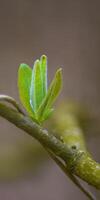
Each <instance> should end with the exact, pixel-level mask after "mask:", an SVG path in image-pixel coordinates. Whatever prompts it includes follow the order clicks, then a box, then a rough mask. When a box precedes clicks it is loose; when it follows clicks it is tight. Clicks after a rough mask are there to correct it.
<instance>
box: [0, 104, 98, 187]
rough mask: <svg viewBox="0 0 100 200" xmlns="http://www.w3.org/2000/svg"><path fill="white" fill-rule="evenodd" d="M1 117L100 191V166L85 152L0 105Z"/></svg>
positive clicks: (27, 118) (25, 117)
mask: <svg viewBox="0 0 100 200" xmlns="http://www.w3.org/2000/svg"><path fill="white" fill-rule="evenodd" d="M0 115H1V116H2V117H4V118H5V119H7V120H8V121H10V122H11V123H13V124H14V125H16V126H17V127H18V128H20V129H22V130H24V131H25V132H27V133H28V134H29V135H31V136H32V137H34V138H35V139H37V140H38V141H39V142H40V143H41V144H42V145H43V146H44V147H45V148H47V149H49V150H50V151H52V152H53V153H54V154H55V155H56V156H57V157H59V158H61V159H62V160H64V161H65V163H66V164H67V166H68V169H69V171H70V172H71V173H73V174H75V175H77V176H79V177H80V178H81V179H83V180H85V181H86V182H87V183H89V184H90V185H92V186H95V187H96V188H98V189H100V165H99V164H98V163H96V162H95V161H94V160H93V159H92V158H91V156H90V155H89V154H88V153H87V152H86V151H83V150H79V149H78V150H77V149H74V148H70V147H69V146H68V145H67V144H65V143H63V142H62V141H60V140H59V139H57V138H56V137H55V136H53V135H52V134H50V133H48V131H46V130H43V129H42V128H41V127H40V126H39V125H37V124H36V123H34V122H33V121H32V120H31V119H30V118H29V117H27V116H24V115H22V114H21V113H19V112H17V111H15V110H14V109H12V108H9V107H8V106H7V105H4V104H3V103H0Z"/></svg>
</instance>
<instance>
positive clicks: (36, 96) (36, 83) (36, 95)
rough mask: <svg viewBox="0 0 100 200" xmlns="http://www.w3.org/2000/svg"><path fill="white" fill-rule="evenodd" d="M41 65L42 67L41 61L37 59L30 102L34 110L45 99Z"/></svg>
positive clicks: (33, 72)
mask: <svg viewBox="0 0 100 200" xmlns="http://www.w3.org/2000/svg"><path fill="white" fill-rule="evenodd" d="M40 67H41V66H40V61H39V60H36V62H35V63H34V66H33V71H32V80H31V87H30V104H31V106H32V108H33V110H34V112H36V111H37V109H38V107H39V105H40V104H41V102H42V99H43V90H42V77H41V69H40Z"/></svg>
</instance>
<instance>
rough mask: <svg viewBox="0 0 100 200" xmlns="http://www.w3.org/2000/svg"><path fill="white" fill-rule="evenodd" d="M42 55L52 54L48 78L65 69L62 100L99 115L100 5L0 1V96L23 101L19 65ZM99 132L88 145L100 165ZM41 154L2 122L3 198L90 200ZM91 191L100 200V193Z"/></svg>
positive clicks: (70, 0) (0, 172)
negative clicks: (18, 80) (59, 69)
mask: <svg viewBox="0 0 100 200" xmlns="http://www.w3.org/2000/svg"><path fill="white" fill-rule="evenodd" d="M42 54H46V55H47V56H48V68H49V69H48V72H49V80H51V78H52V77H53V75H54V73H55V71H56V69H57V68H58V67H59V66H62V68H63V77H64V87H63V92H62V95H61V96H60V99H59V101H60V100H62V99H64V98H66V99H67V100H69V101H71V100H73V101H76V102H80V103H82V104H84V105H86V106H87V107H88V108H89V109H90V110H92V111H93V113H94V114H95V115H96V116H97V117H98V116H99V115H100V1H99V0H95V1H93V0H91V1H90V0H88V1H86V0H84V1H82V0H76V1H74V0H62V1H60V0H42V1H39V0H9V1H6V0H0V94H6V95H10V96H12V97H14V98H16V99H17V100H18V101H19V97H18V89H17V71H18V66H19V64H20V63H22V62H24V63H27V64H29V65H30V66H32V65H33V62H34V61H35V59H37V58H39V57H40V56H41V55H42ZM97 132H98V134H96V135H95V133H94V134H91V135H90V138H89V139H88V146H89V149H90V151H91V152H92V154H93V156H94V158H95V159H96V160H97V161H99V162H100V157H99V154H100V149H99V143H100V142H99V141H100V134H99V130H98V131H97ZM37 146H38V150H36V148H37ZM42 151H43V150H42V148H41V147H40V145H39V144H37V143H36V142H35V141H34V140H33V139H32V138H31V137H29V136H27V134H25V133H24V132H22V131H21V130H18V129H17V128H16V127H14V126H13V125H12V124H10V123H8V122H7V121H5V120H4V119H2V118H0V198H1V199H3V200H8V199H10V200H27V199H29V200H33V199H34V200H41V199H44V200H45V199H46V200H60V199H62V200H66V199H68V200H74V199H80V198H81V200H85V199H86V197H85V196H84V194H82V193H81V192H80V191H79V189H77V188H76V186H75V185H74V184H73V183H72V182H71V181H70V180H69V179H68V178H67V177H65V175H64V174H63V172H62V171H61V170H60V169H59V168H58V166H57V165H56V164H55V163H54V162H53V161H52V160H51V159H46V160H45V157H46V158H47V155H46V153H45V152H42ZM42 153H43V155H45V156H42ZM37 157H39V159H38V160H37ZM47 160H48V161H47ZM16 176H17V178H15V177H16ZM91 190H92V191H93V192H94V193H95V194H96V196H97V197H98V199H99V197H100V193H99V192H97V191H96V190H94V189H93V188H91Z"/></svg>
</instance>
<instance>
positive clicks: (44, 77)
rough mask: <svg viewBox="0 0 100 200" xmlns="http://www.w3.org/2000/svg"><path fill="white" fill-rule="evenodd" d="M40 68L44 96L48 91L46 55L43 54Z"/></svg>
mask: <svg viewBox="0 0 100 200" xmlns="http://www.w3.org/2000/svg"><path fill="white" fill-rule="evenodd" d="M40 69H41V79H42V90H43V98H44V97H45V95H46V93H47V57H46V56H45V55H42V56H41V59H40Z"/></svg>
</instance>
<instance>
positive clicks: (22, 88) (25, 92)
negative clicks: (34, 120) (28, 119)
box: [18, 63, 34, 116]
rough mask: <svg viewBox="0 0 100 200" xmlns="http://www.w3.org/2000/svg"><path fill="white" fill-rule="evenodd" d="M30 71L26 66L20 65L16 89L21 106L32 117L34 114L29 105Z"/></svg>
mask: <svg viewBox="0 0 100 200" xmlns="http://www.w3.org/2000/svg"><path fill="white" fill-rule="evenodd" d="M31 77H32V70H31V68H30V67H29V66H28V65H27V64H24V63H23V64H21V65H20V66H19V70H18V88H19V96H20V100H21V102H22V104H23V106H24V107H25V108H26V110H27V112H28V113H29V114H30V115H31V116H34V112H33V110H32V108H31V105H30V85H31Z"/></svg>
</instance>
